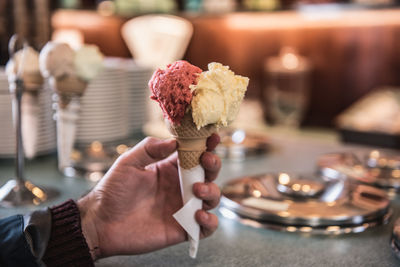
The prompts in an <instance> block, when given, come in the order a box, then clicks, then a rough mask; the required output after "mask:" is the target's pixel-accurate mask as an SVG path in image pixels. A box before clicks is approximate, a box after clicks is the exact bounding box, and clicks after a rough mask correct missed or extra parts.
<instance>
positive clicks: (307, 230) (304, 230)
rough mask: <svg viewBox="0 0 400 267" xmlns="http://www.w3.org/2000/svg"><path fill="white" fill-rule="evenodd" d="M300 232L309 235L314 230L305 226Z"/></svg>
mask: <svg viewBox="0 0 400 267" xmlns="http://www.w3.org/2000/svg"><path fill="white" fill-rule="evenodd" d="M300 231H301V232H304V233H309V232H311V231H312V228H311V227H309V226H303V227H301V228H300Z"/></svg>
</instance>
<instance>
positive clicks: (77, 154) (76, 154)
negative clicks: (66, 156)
mask: <svg viewBox="0 0 400 267" xmlns="http://www.w3.org/2000/svg"><path fill="white" fill-rule="evenodd" d="M70 158H71V159H72V160H74V161H79V160H81V158H82V154H81V152H79V151H78V150H76V149H74V150H72V152H71V155H70Z"/></svg>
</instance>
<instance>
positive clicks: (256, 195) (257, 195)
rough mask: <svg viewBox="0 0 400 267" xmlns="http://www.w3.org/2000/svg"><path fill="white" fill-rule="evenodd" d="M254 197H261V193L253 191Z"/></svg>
mask: <svg viewBox="0 0 400 267" xmlns="http://www.w3.org/2000/svg"><path fill="white" fill-rule="evenodd" d="M253 196H255V197H261V192H260V191H259V190H254V191H253Z"/></svg>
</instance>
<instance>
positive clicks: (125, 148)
mask: <svg viewBox="0 0 400 267" xmlns="http://www.w3.org/2000/svg"><path fill="white" fill-rule="evenodd" d="M128 149H129V147H128V146H127V145H118V146H117V148H116V149H115V150H116V151H117V153H118V154H120V155H121V154H123V153H125V152H126V151H128Z"/></svg>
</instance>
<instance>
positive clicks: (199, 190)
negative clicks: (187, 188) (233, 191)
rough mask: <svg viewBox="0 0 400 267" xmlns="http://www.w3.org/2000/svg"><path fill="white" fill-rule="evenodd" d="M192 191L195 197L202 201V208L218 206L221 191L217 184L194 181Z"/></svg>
mask: <svg viewBox="0 0 400 267" xmlns="http://www.w3.org/2000/svg"><path fill="white" fill-rule="evenodd" d="M193 193H194V195H195V196H196V197H198V198H200V199H202V200H203V201H204V203H203V204H204V209H205V210H210V209H213V208H215V207H216V206H218V204H219V199H220V197H221V191H220V190H219V187H218V185H216V184H214V183H195V184H194V185H193Z"/></svg>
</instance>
